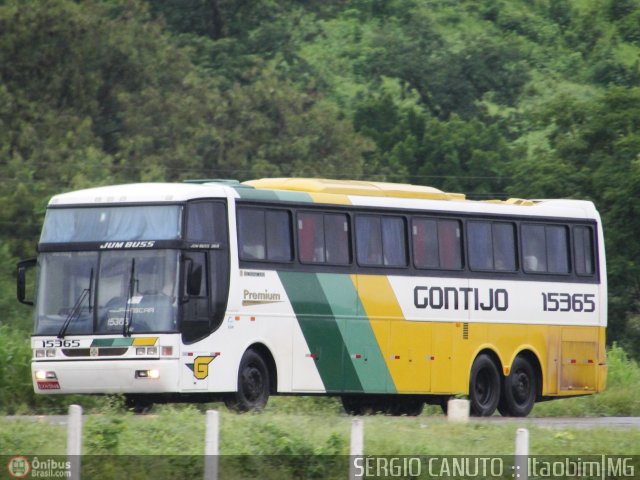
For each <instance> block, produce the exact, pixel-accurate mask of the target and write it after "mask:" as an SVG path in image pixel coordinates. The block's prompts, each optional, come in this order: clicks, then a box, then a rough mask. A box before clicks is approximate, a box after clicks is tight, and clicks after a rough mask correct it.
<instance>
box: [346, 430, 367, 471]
mask: <svg viewBox="0 0 640 480" xmlns="http://www.w3.org/2000/svg"><path fill="white" fill-rule="evenodd" d="M363 454H364V423H363V422H362V419H361V418H358V417H356V418H354V419H353V420H352V421H351V446H350V448H349V480H354V479H356V478H362V475H357V472H356V465H355V460H356V458H357V457H362V455H363Z"/></svg>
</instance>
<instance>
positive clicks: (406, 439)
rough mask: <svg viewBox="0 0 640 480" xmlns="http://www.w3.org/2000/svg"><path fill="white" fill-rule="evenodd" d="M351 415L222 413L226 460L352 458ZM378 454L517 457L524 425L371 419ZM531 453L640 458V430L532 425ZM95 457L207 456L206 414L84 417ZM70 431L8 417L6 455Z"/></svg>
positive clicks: (368, 444) (51, 443)
mask: <svg viewBox="0 0 640 480" xmlns="http://www.w3.org/2000/svg"><path fill="white" fill-rule="evenodd" d="M350 425H351V417H348V416H346V415H335V414H334V415H324V414H317V413H315V414H314V413H311V414H308V415H302V414H289V413H270V412H264V413H262V414H249V415H237V414H233V413H230V412H226V411H222V412H221V430H220V453H221V454H222V455H347V454H348V452H349V434H350ZM364 425H365V453H367V454H371V455H455V454H474V455H511V454H513V451H514V439H515V431H516V429H517V428H518V427H519V426H520V425H519V424H517V423H509V424H489V423H482V422H470V423H468V424H451V423H449V422H447V421H446V419H445V418H444V417H442V416H438V417H436V416H433V417H429V416H421V417H416V418H413V417H389V416H382V415H378V416H371V417H365V418H364ZM522 425H526V426H527V428H528V429H529V431H530V438H531V446H530V450H531V453H532V454H535V455H551V454H557V453H560V452H561V453H562V454H577V455H589V454H593V455H595V454H610V455H632V454H636V455H637V454H640V429H624V428H616V429H611V428H609V429H607V428H596V429H584V428H567V427H561V428H548V427H537V426H532V425H530V424H527V423H526V422H525V421H523V422H522ZM83 433H84V445H83V451H84V453H86V454H88V455H202V454H203V452H204V435H205V416H204V414H203V413H202V412H200V411H198V410H197V409H195V408H192V407H189V408H181V409H176V408H173V407H164V408H162V409H160V411H159V412H158V413H157V414H153V415H147V416H135V415H132V414H129V413H126V414H122V413H117V412H110V413H107V414H100V415H87V416H85V418H84V429H83ZM65 451H66V427H65V426H64V425H54V424H51V423H49V422H48V421H45V420H36V421H34V420H26V419H20V420H7V419H0V453H1V454H30V455H33V454H39V455H64V454H65Z"/></svg>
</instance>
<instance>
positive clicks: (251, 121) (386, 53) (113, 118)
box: [0, 0, 640, 380]
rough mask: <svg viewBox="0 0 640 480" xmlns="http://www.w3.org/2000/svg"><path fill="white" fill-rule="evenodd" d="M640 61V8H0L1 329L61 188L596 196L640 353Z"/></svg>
mask: <svg viewBox="0 0 640 480" xmlns="http://www.w3.org/2000/svg"><path fill="white" fill-rule="evenodd" d="M639 55H640V0H573V1H571V0H466V1H465V0H353V1H347V0H304V1H284V0H254V1H248V0H148V1H145V0H92V1H77V2H76V1H71V0H51V1H26V0H25V1H19V0H0V168H1V170H0V199H1V201H2V205H3V208H2V209H0V235H1V239H2V241H1V246H0V287H2V288H1V290H0V306H1V307H2V312H3V314H2V317H1V318H0V322H1V323H4V324H7V325H9V328H11V329H14V328H15V329H18V330H22V331H27V330H28V329H29V328H30V327H29V326H30V311H29V309H27V308H26V307H22V306H18V305H17V302H16V301H15V300H14V296H15V295H14V291H15V287H14V283H15V282H14V269H15V262H16V260H17V259H18V258H21V257H26V256H31V255H33V254H34V253H35V250H34V245H35V242H36V241H37V238H38V231H39V228H40V224H41V221H42V218H43V212H44V206H45V205H46V202H47V200H48V198H49V197H50V196H51V195H52V194H54V193H58V192H61V191H67V190H72V189H77V188H81V187H88V186H96V185H103V184H112V183H119V182H131V181H139V180H141V181H157V180H162V181H181V180H183V179H187V178H194V177H195V178H202V177H206V178H236V179H239V180H246V179H249V178H259V177H263V176H291V175H296V176H323V177H333V178H357V179H375V180H388V181H398V182H410V183H417V184H425V185H432V186H434V187H438V188H442V189H445V190H449V191H455V192H463V193H466V194H467V195H468V196H469V197H470V198H478V199H484V198H489V197H497V198H505V197H509V196H516V197H530V198H541V197H569V198H584V199H591V200H593V201H594V202H595V203H596V205H597V207H598V208H599V210H600V211H601V213H602V215H603V219H604V226H605V231H606V241H607V244H606V246H607V253H608V262H609V263H608V268H609V282H610V283H609V285H610V294H611V297H610V308H609V313H610V317H609V319H610V329H609V333H608V335H609V340H610V341H613V340H616V341H618V342H620V343H621V344H622V345H623V346H624V347H625V348H626V349H627V350H628V351H629V352H630V353H631V354H632V355H635V356H636V357H640V313H639V311H640V304H639V302H638V293H639V289H640V262H638V261H637V258H640V215H639V213H640V204H639V202H638V200H637V199H638V197H640V157H639V153H640V68H639V63H638V62H639V58H640V57H639ZM0 376H1V375H0ZM0 380H1V378H0ZM27 380H28V379H27Z"/></svg>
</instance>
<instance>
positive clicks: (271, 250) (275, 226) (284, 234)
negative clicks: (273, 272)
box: [266, 210, 293, 262]
mask: <svg viewBox="0 0 640 480" xmlns="http://www.w3.org/2000/svg"><path fill="white" fill-rule="evenodd" d="M266 231H267V260H272V261H276V262H282V261H290V260H292V259H293V250H292V248H291V216H290V215H289V212H286V211H272V210H267V213H266Z"/></svg>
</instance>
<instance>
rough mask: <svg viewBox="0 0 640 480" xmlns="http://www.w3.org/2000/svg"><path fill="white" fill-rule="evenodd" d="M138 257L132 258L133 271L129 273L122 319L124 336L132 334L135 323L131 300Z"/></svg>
mask: <svg viewBox="0 0 640 480" xmlns="http://www.w3.org/2000/svg"><path fill="white" fill-rule="evenodd" d="M135 273H136V259H135V258H132V259H131V271H130V273H129V291H128V292H127V303H126V305H125V306H124V319H123V321H122V336H123V337H130V336H131V324H132V323H133V310H131V307H130V305H131V301H132V300H133V294H134V292H135V284H136V277H135Z"/></svg>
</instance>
